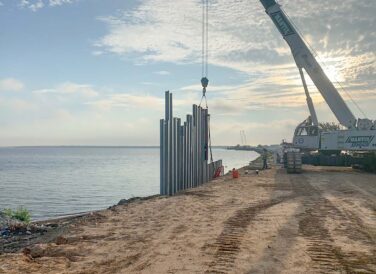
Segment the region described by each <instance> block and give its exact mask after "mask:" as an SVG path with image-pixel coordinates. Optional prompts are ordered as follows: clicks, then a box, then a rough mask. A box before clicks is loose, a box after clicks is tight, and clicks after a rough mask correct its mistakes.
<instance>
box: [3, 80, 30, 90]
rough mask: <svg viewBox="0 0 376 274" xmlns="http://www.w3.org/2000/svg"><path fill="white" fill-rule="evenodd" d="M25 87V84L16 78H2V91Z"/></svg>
mask: <svg viewBox="0 0 376 274" xmlns="http://www.w3.org/2000/svg"><path fill="white" fill-rule="evenodd" d="M23 88H24V84H23V83H22V82H21V81H19V80H17V79H14V78H5V79H0V91H20V90H22V89H23Z"/></svg>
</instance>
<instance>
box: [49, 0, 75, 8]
mask: <svg viewBox="0 0 376 274" xmlns="http://www.w3.org/2000/svg"><path fill="white" fill-rule="evenodd" d="M72 2H73V0H49V2H48V3H49V5H50V6H52V7H53V6H61V5H63V4H70V3H72Z"/></svg>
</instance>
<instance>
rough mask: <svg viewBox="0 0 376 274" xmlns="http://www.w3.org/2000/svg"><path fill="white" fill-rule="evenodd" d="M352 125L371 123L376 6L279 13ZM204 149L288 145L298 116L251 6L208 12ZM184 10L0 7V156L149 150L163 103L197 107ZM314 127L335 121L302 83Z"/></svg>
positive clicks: (83, 1) (298, 96) (375, 97)
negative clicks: (207, 137)
mask: <svg viewBox="0 0 376 274" xmlns="http://www.w3.org/2000/svg"><path fill="white" fill-rule="evenodd" d="M279 2H280V3H281V4H282V5H283V7H284V9H285V10H286V12H287V13H288V14H289V15H290V17H291V18H292V19H293V20H294V22H295V23H296V25H297V26H298V27H299V29H300V30H301V32H302V33H303V34H304V38H305V39H306V40H307V41H308V42H309V43H310V44H311V46H312V47H313V48H314V49H315V50H316V51H317V52H318V54H319V56H320V60H321V61H323V63H325V64H326V65H325V71H327V73H328V75H329V77H330V78H331V79H332V80H334V79H336V80H338V81H339V82H340V83H341V85H342V86H343V87H344V88H345V89H346V92H343V91H341V94H342V95H343V97H344V98H345V100H347V101H348V104H349V106H350V108H351V109H352V110H353V112H354V114H355V115H356V116H357V117H362V116H363V114H362V113H361V112H360V111H359V110H358V109H357V107H356V106H355V105H354V104H353V103H352V101H351V100H350V96H351V97H352V98H353V99H354V100H355V101H356V103H357V104H358V105H359V106H360V108H361V109H362V111H363V112H364V113H365V114H366V115H367V117H369V118H373V119H374V118H376V117H375V116H376V115H375V110H374V109H375V103H376V92H375V86H376V80H375V77H374V76H375V69H376V56H375V54H376V31H375V28H374V26H375V25H376V22H375V21H376V19H375V18H376V17H375V13H376V1H374V0H332V1H324V0H318V1H304V0H281V1H279ZM209 44H210V57H209V58H210V60H209V61H210V67H209V79H210V85H209V88H208V99H209V108H210V112H211V114H212V128H213V129H212V131H213V142H214V144H216V145H221V144H224V145H225V144H236V143H239V142H240V134H239V132H240V130H244V131H245V132H246V134H247V140H248V141H249V143H251V144H259V143H279V142H280V141H281V140H282V139H284V138H287V139H290V138H291V135H292V133H293V129H294V127H295V126H296V125H297V124H298V123H299V122H301V121H302V120H304V119H305V118H306V117H307V116H308V111H307V107H306V104H305V97H304V91H303V89H302V87H301V84H300V79H299V74H298V71H297V69H296V67H295V65H294V62H293V59H292V56H291V53H290V51H289V48H288V46H287V45H286V44H285V42H284V41H283V39H282V38H281V37H280V35H279V33H278V32H277V30H276V29H275V27H274V26H273V24H272V22H271V21H270V19H269V18H268V16H267V15H266V14H265V12H264V10H263V7H262V5H261V4H260V3H259V1H258V0H247V1H235V0H228V1H225V0H217V1H210V42H209ZM200 54H201V8H200V1H195V0H177V1H166V0H139V1H123V0H111V1H103V0H29V1H26V0H0V62H1V63H0V64H1V66H0V146H13V145H156V144H158V136H159V134H158V125H159V123H158V121H159V118H162V116H163V95H164V91H165V90H171V91H172V92H173V93H174V98H175V109H176V111H175V113H176V115H177V116H180V117H183V116H184V115H185V114H186V113H188V112H190V108H191V105H192V104H193V103H198V102H199V99H200V95H201V88H200V85H199V81H200V78H201V67H200V62H201V61H200ZM310 90H311V93H312V96H313V99H314V102H315V105H316V107H317V112H318V116H319V119H320V120H321V121H335V118H334V116H333V115H332V114H331V113H330V111H329V109H328V107H327V106H326V104H325V102H323V99H322V97H321V96H320V94H319V93H318V92H317V91H316V89H315V88H314V87H313V86H312V83H310Z"/></svg>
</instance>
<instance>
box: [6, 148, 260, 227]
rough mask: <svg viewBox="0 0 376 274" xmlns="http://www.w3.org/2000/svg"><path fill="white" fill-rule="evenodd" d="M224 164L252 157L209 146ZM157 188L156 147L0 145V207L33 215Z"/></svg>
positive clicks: (102, 204)
mask: <svg viewBox="0 0 376 274" xmlns="http://www.w3.org/2000/svg"><path fill="white" fill-rule="evenodd" d="M213 156H214V158H215V159H223V161H224V165H225V169H226V170H229V169H231V168H233V167H235V168H239V167H242V166H244V165H246V164H248V163H249V161H251V160H253V159H254V158H256V156H257V154H256V153H254V152H249V151H230V150H225V149H218V148H217V149H214V150H213ZM158 192H159V148H129V147H128V148H126V147H120V148H114V147H95V148H93V147H26V148H25V147H22V148H21V147H19V148H0V209H2V208H8V207H10V208H16V207H18V206H21V205H23V206H25V207H27V208H28V209H29V210H30V211H31V213H32V215H33V219H35V220H37V219H46V218H51V217H57V216H63V215H67V214H72V213H79V212H84V211H90V210H96V209H102V208H106V207H108V206H110V205H113V204H115V203H117V202H118V201H119V200H120V199H122V198H130V197H132V196H149V195H153V194H158Z"/></svg>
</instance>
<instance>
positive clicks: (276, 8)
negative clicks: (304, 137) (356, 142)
mask: <svg viewBox="0 0 376 274" xmlns="http://www.w3.org/2000/svg"><path fill="white" fill-rule="evenodd" d="M260 1H261V3H262V4H263V5H264V7H265V10H266V13H267V14H268V15H269V16H270V18H271V19H272V20H273V22H274V24H275V25H276V27H277V28H278V30H279V32H280V33H281V34H282V36H283V38H284V39H285V40H286V42H287V44H288V45H289V46H290V48H291V52H292V55H293V56H294V59H295V62H296V65H297V66H298V68H299V71H300V74H301V77H302V80H303V85H304V88H305V91H306V94H307V95H308V96H307V103H308V108H309V110H310V113H311V118H312V119H313V121H314V123H315V122H317V118H316V113H315V111H314V107H313V104H312V100H310V97H309V94H308V90H307V88H306V84H305V80H304V74H303V71H302V69H304V70H305V71H306V72H307V73H308V75H309V76H310V78H311V79H312V81H313V83H314V84H315V86H316V87H317V89H318V90H319V91H320V93H321V95H322V96H323V98H324V99H325V101H326V102H327V104H328V105H329V107H330V109H331V110H332V112H333V113H334V115H335V116H336V118H337V120H338V121H339V122H340V123H341V124H342V125H343V126H345V127H346V128H348V129H351V128H354V127H356V121H357V120H356V118H355V116H354V115H353V113H352V112H351V110H350V109H349V107H348V106H347V105H346V103H345V101H344V100H343V99H342V97H341V95H340V94H339V93H338V90H337V89H336V88H335V87H334V85H333V83H332V82H331V81H330V80H329V78H328V77H327V76H326V74H325V73H324V71H323V69H322V68H321V66H320V64H319V63H318V62H317V61H316V59H315V57H314V56H313V54H312V53H311V51H310V50H309V48H308V46H307V45H306V44H305V42H304V41H303V39H302V37H300V35H299V33H298V32H297V30H296V29H295V28H294V26H293V24H292V23H291V22H290V20H289V19H288V17H287V15H286V14H285V12H284V11H283V10H282V9H281V6H280V5H279V4H278V3H276V1H275V0H260ZM315 120H316V121H315Z"/></svg>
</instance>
